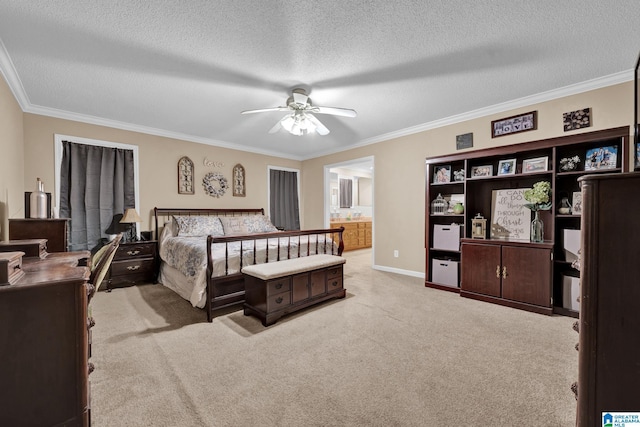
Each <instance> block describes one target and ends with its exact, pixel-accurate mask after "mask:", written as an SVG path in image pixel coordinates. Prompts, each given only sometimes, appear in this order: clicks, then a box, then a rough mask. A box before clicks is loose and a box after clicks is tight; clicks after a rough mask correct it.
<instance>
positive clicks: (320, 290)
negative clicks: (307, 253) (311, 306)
mask: <svg viewBox="0 0 640 427" xmlns="http://www.w3.org/2000/svg"><path fill="white" fill-rule="evenodd" d="M310 281H311V297H315V296H318V295H322V294H326V293H327V279H326V271H325V270H316V271H312V272H311V274H310Z"/></svg>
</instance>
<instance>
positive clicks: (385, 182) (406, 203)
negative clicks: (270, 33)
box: [302, 82, 633, 275]
mask: <svg viewBox="0 0 640 427" xmlns="http://www.w3.org/2000/svg"><path fill="white" fill-rule="evenodd" d="M587 107H591V109H592V126H591V127H590V128H587V129H584V130H579V131H572V132H566V133H565V132H564V130H563V126H562V114H563V113H565V112H568V111H574V110H579V109H583V108H587ZM532 110H537V111H538V129H537V130H535V131H529V132H523V133H519V134H515V135H511V136H504V137H500V138H496V139H492V138H491V133H490V127H491V126H490V123H491V121H492V120H497V119H500V118H504V117H508V116H511V115H516V114H519V113H526V112H528V111H532ZM632 123H633V82H628V83H624V84H619V85H615V86H610V87H607V88H603V89H598V90H594V91H590V92H585V93H582V94H579V95H574V96H569V97H565V98H561V99H556V100H553V101H549V102H545V103H542V104H536V105H531V106H528V107H525V108H520V109H517V110H513V111H507V112H503V113H500V114H496V115H492V116H487V117H483V118H480V119H475V120H470V121H466V122H462V123H458V124H455V125H451V126H445V127H441V128H438V129H433V130H429V131H425V132H421V133H418V134H414V135H409V136H405V137H401V138H396V139H392V140H389V141H384V142H381V143H377V144H373V145H369V146H365V147H360V148H357V149H353V150H349V151H344V152H341V153H337V154H333V155H328V156H323V157H319V158H316V159H311V160H306V161H304V162H303V163H302V170H303V180H302V182H303V183H304V186H303V192H304V193H306V194H318V195H321V194H323V191H324V189H323V177H324V166H325V165H330V164H335V163H340V162H345V161H348V160H352V159H358V158H361V157H366V156H374V157H375V160H374V171H375V172H374V224H373V232H374V252H375V257H374V264H375V265H376V266H381V267H383V268H386V269H390V270H392V271H393V270H404V272H405V273H409V274H416V275H424V263H425V249H424V213H425V200H424V193H425V166H424V159H425V158H426V157H432V156H439V155H445V154H451V153H455V152H456V149H455V137H456V135H460V134H464V133H468V132H473V149H471V150H477V149H480V148H487V147H493V146H497V145H509V144H515V143H519V142H526V141H533V140H539V139H545V138H551V137H556V136H562V135H574V134H577V133H581V132H590V131H594V130H600V129H607V128H612V127H618V126H630V130H629V132H630V134H631V133H632V130H631V127H632ZM630 148H631V147H630ZM303 208H304V211H305V212H306V215H305V221H306V226H307V227H320V226H322V225H323V224H324V217H323V198H322V197H320V196H318V197H313V198H309V197H307V198H306V199H305V201H304V206H303ZM394 250H398V251H399V255H400V256H399V257H398V258H394V257H393V251H394Z"/></svg>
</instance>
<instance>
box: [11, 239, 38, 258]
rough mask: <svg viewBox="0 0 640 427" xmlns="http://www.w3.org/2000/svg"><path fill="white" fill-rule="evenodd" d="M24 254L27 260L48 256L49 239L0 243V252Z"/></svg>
mask: <svg viewBox="0 0 640 427" xmlns="http://www.w3.org/2000/svg"><path fill="white" fill-rule="evenodd" d="M15 251H19V252H24V257H25V258H32V257H35V258H41V259H44V258H46V256H47V239H26V240H9V241H6V242H0V252H15Z"/></svg>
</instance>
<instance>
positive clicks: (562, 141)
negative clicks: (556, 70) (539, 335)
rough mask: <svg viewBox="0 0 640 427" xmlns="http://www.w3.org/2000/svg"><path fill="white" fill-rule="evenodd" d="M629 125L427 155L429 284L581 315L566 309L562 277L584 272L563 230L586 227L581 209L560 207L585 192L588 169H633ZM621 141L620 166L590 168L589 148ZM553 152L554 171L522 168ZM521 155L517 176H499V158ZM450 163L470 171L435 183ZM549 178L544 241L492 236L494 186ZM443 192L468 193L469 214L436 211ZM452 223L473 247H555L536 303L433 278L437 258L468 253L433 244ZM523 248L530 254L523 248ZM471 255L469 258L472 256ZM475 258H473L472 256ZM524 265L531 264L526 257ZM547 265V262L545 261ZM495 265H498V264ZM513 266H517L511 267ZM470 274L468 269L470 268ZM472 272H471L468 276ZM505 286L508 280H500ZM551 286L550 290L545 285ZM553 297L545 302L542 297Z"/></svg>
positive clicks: (521, 184) (545, 310)
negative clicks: (479, 234)
mask: <svg viewBox="0 0 640 427" xmlns="http://www.w3.org/2000/svg"><path fill="white" fill-rule="evenodd" d="M629 130H630V129H629V127H628V126H623V127H618V128H613V129H607V130H602V131H595V132H588V133H582V134H576V135H570V136H563V137H557V138H550V139H545V140H539V141H532V142H526V143H520V144H513V145H508V146H501V147H494V148H489V149H482V150H477V151H470V152H465V153H460V154H453V155H448V156H441V157H433V158H427V159H426V166H427V167H426V186H425V188H426V194H425V246H426V267H425V272H426V274H425V286H427V287H431V288H437V289H443V290H449V291H453V292H460V293H461V294H462V295H463V296H467V297H471V298H476V299H481V300H485V301H490V302H495V303H498V304H503V305H508V306H512V307H517V308H522V309H525V310H530V311H537V312H541V313H547V314H550V313H551V312H554V313H559V314H563V315H569V316H574V317H578V312H577V311H573V310H570V309H565V308H563V303H562V296H563V295H562V277H563V274H569V275H573V276H578V275H579V272H578V271H577V270H575V269H573V268H572V267H571V263H570V262H568V261H566V260H565V254H564V250H563V245H562V243H563V242H562V238H563V237H562V234H563V230H564V229H576V230H579V229H580V218H581V216H580V215H578V214H559V213H558V207H559V205H560V201H561V199H562V197H567V196H568V197H569V200H571V195H572V194H573V193H574V192H579V191H580V186H579V183H578V178H579V177H581V176H583V175H585V174H592V173H595V174H598V173H620V172H626V171H627V170H628V168H629V151H630V149H629V147H630V141H629V139H630V138H629ZM605 146H617V147H618V153H617V158H616V167H615V168H607V169H599V170H591V171H585V170H584V165H585V156H586V152H587V150H589V149H592V148H598V147H605ZM575 155H577V156H579V157H580V159H581V162H580V163H579V164H578V168H577V169H576V170H575V171H571V172H563V171H561V169H560V159H562V158H565V157H571V156H575ZM539 157H548V170H546V171H540V172H534V173H525V174H523V173H522V162H523V160H527V159H532V158H539ZM514 158H515V159H516V173H515V174H514V175H502V176H497V175H496V174H497V170H498V163H499V162H500V160H507V159H514ZM484 165H491V166H492V167H493V175H492V176H486V177H478V178H471V177H470V171H471V169H472V168H473V167H474V166H484ZM442 166H450V167H451V171H452V172H453V171H456V170H460V169H464V170H465V179H464V180H463V181H453V177H452V182H448V183H438V182H434V174H435V172H436V170H438V168H439V167H442ZM543 180H546V181H549V182H550V183H551V186H552V197H553V199H552V202H553V207H552V208H551V210H549V211H542V212H541V219H542V220H543V221H544V240H545V241H544V243H537V244H536V243H530V242H523V241H514V242H510V241H508V240H504V239H490V238H489V226H490V224H491V211H492V191H493V190H503V189H517V188H530V187H532V186H533V184H534V183H536V182H538V181H543ZM438 194H442V196H443V197H448V196H451V195H452V194H462V195H463V198H464V208H465V209H464V213H463V214H458V215H454V214H448V215H447V214H445V215H437V214H434V213H432V212H431V202H432V201H433V200H434V199H435V198H436V197H437V196H438ZM477 213H481V214H482V215H483V216H484V217H485V218H486V219H487V239H486V240H481V239H474V240H473V241H471V240H470V237H471V220H472V218H473V217H474V216H475V214H477ZM452 223H457V224H463V227H462V231H461V236H460V237H461V241H462V242H463V243H465V244H467V247H470V246H469V245H471V244H484V245H487V246H491V245H494V246H496V245H497V246H501V247H505V246H515V247H520V248H523V249H529V248H530V249H547V250H548V251H550V254H551V258H552V261H549V262H551V272H550V274H551V277H550V278H549V279H548V280H545V279H539V283H536V284H535V286H539V287H540V289H538V290H534V292H533V294H535V295H536V298H535V299H534V300H533V303H531V302H522V301H517V300H513V299H512V298H513V297H512V295H513V293H512V292H511V291H510V290H508V289H507V288H504V291H505V293H504V294H501V293H500V294H499V295H498V296H495V295H483V294H482V293H481V292H476V291H475V290H471V291H468V292H467V291H465V286H464V285H463V286H462V292H461V288H460V281H458V286H449V285H442V284H438V283H435V282H433V281H432V268H431V266H432V262H433V260H434V259H436V260H439V259H447V260H452V261H455V262H460V261H461V259H462V252H461V251H460V250H441V249H437V248H434V247H433V230H434V225H436V224H440V225H450V224H452ZM522 253H527V252H526V251H522ZM469 259H471V258H470V257H467V260H469ZM467 263H469V261H467ZM519 264H520V267H519V268H522V266H523V265H525V263H524V261H523V262H520V263H519ZM540 267H541V269H543V267H545V266H540ZM465 268H471V267H470V265H466V266H465V264H464V263H462V264H461V265H460V269H461V271H460V274H459V275H458V277H459V278H460V277H464V276H465V274H464V273H465V271H464V269H465ZM492 268H493V269H494V270H495V266H492ZM511 271H513V270H511ZM467 273H468V272H467ZM467 277H468V276H467ZM497 286H500V287H501V289H502V285H500V284H498V285H497ZM547 286H548V287H549V288H548V292H547V289H546V288H545V287H547ZM541 295H542V296H543V297H544V298H547V297H546V295H548V296H550V300H549V301H548V303H547V301H546V300H545V301H544V302H541V301H540V296H541Z"/></svg>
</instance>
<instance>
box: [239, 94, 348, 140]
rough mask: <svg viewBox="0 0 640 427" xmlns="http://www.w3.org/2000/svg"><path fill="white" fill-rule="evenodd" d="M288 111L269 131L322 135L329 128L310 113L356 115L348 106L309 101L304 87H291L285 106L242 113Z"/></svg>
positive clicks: (299, 134)
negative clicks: (325, 104) (325, 105)
mask: <svg viewBox="0 0 640 427" xmlns="http://www.w3.org/2000/svg"><path fill="white" fill-rule="evenodd" d="M287 110H288V111H289V113H288V114H287V115H286V116H284V117H283V118H282V119H280V121H279V122H277V123H276V124H275V126H273V127H272V128H271V130H270V131H269V133H276V132H277V131H278V130H279V129H280V128H282V129H284V130H286V131H287V132H289V133H290V134H292V135H296V136H301V135H306V134H308V133H314V132H316V133H317V134H318V135H321V136H324V135H328V134H329V129H328V128H327V127H326V126H325V125H324V124H323V123H322V122H321V121H320V120H318V119H317V118H316V117H315V116H314V115H313V114H311V113H318V114H329V115H334V116H343V117H356V111H355V110H351V109H348V108H336V107H318V106H314V105H313V104H312V103H311V99H309V96H308V95H307V93H306V91H305V90H304V89H293V91H292V93H291V96H290V97H289V98H288V99H287V105H286V107H271V108H261V109H257V110H245V111H242V112H241V113H242V114H253V113H262V112H268V111H287Z"/></svg>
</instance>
